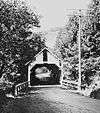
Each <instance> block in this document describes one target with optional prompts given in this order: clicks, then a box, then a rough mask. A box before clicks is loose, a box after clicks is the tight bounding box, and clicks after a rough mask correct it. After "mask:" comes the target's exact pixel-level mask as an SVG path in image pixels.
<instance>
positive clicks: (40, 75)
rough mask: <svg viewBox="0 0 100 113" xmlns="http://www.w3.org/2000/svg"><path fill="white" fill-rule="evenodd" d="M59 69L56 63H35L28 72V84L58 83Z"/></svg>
mask: <svg viewBox="0 0 100 113" xmlns="http://www.w3.org/2000/svg"><path fill="white" fill-rule="evenodd" d="M60 76H61V70H60V68H59V67H58V66H57V65H56V64H36V65H35V66H34V67H33V68H32V69H31V73H30V85H31V86H34V85H59V84H60Z"/></svg>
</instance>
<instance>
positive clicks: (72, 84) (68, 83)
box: [62, 80, 78, 89]
mask: <svg viewBox="0 0 100 113" xmlns="http://www.w3.org/2000/svg"><path fill="white" fill-rule="evenodd" d="M62 85H63V86H66V87H67V88H76V89H78V82H76V81H70V80H63V81H62Z"/></svg>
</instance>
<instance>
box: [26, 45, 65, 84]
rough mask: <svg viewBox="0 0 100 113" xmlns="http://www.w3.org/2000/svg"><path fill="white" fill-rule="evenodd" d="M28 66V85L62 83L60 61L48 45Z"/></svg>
mask: <svg viewBox="0 0 100 113" xmlns="http://www.w3.org/2000/svg"><path fill="white" fill-rule="evenodd" d="M26 65H27V66H28V75H27V76H28V81H29V86H34V85H59V84H61V83H62V79H63V72H62V61H61V59H59V58H58V57H57V56H56V55H55V54H54V53H53V52H52V51H51V50H50V49H49V48H48V47H45V48H44V49H42V50H41V51H40V52H39V53H38V54H37V55H36V56H34V58H33V60H32V61H30V62H28V63H27V64H26Z"/></svg>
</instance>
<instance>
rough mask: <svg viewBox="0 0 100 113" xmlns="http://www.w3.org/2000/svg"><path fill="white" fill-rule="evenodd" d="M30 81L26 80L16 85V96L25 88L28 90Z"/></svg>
mask: <svg viewBox="0 0 100 113" xmlns="http://www.w3.org/2000/svg"><path fill="white" fill-rule="evenodd" d="M29 83H30V81H26V82H23V83H20V84H18V85H16V86H15V96H17V95H19V94H20V93H21V92H23V90H24V91H25V90H27V88H28V86H29Z"/></svg>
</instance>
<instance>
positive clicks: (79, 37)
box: [78, 10, 81, 91]
mask: <svg viewBox="0 0 100 113" xmlns="http://www.w3.org/2000/svg"><path fill="white" fill-rule="evenodd" d="M78 17H79V34H78V50H79V56H78V58H79V77H78V91H80V90H81V10H79V15H78Z"/></svg>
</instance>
